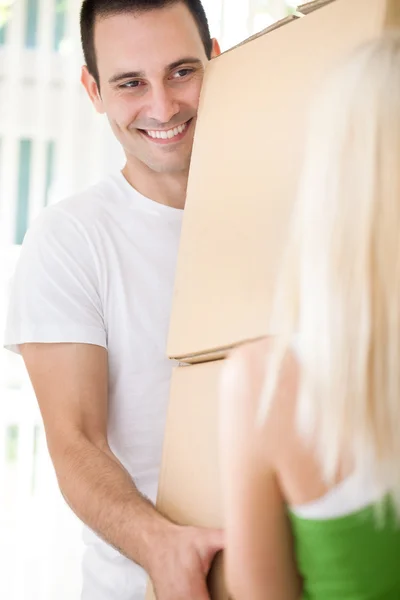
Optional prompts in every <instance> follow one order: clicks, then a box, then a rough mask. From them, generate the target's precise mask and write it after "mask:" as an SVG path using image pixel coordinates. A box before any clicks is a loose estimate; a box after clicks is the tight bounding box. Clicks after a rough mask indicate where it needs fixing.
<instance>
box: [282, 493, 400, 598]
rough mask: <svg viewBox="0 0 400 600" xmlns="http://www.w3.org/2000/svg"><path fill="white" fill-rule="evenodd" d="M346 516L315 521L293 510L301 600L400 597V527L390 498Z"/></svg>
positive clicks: (290, 512) (292, 517)
mask: <svg viewBox="0 0 400 600" xmlns="http://www.w3.org/2000/svg"><path fill="white" fill-rule="evenodd" d="M382 508H383V515H382V516H383V517H384V518H383V519H382V521H381V522H380V521H378V520H377V513H376V509H375V508H374V506H368V507H367V508H365V509H362V510H360V511H357V512H354V513H352V514H349V515H346V516H344V517H339V518H333V519H327V520H313V519H306V518H303V517H300V516H298V515H296V514H295V513H294V512H293V511H289V518H290V521H291V525H292V530H293V535H294V539H295V552H296V559H297V565H298V568H299V572H300V574H301V575H302V577H303V580H304V588H303V595H302V600H400V525H399V519H398V517H396V515H395V513H394V509H393V507H392V505H391V503H390V501H388V500H386V501H385V502H384V503H383V504H382Z"/></svg>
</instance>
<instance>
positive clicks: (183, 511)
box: [146, 361, 229, 600]
mask: <svg viewBox="0 0 400 600" xmlns="http://www.w3.org/2000/svg"><path fill="white" fill-rule="evenodd" d="M224 364H225V363H224V361H214V362H210V363H203V364H199V365H192V366H187V367H178V368H176V369H175V371H174V373H173V376H172V382H171V394H170V405H169V409H168V417H167V427H166V436H165V441H164V452H163V462H162V467H161V477H160V483H159V490H158V499H157V507H158V508H159V510H160V511H161V512H162V513H163V514H165V515H167V516H168V517H169V518H170V519H172V520H173V521H175V522H177V523H179V524H182V525H195V526H198V527H213V528H214V527H216V528H218V527H221V526H222V524H223V522H222V509H221V486H220V471H219V465H218V410H219V398H218V395H219V390H218V387H219V380H220V374H221V370H222V367H223V366H224ZM209 588H210V595H211V600H229V599H228V595H227V592H226V590H225V588H224V582H223V568H222V559H221V556H219V557H218V558H217V561H216V564H215V565H214V568H213V571H212V573H211V576H210V581H209ZM153 599H154V593H153V590H152V588H151V585H150V586H149V588H148V590H147V595H146V600H153ZM187 600H192V599H191V598H188V599H187ZM193 600H196V599H195V598H193Z"/></svg>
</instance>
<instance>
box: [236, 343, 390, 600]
mask: <svg viewBox="0 0 400 600" xmlns="http://www.w3.org/2000/svg"><path fill="white" fill-rule="evenodd" d="M273 343H274V342H273V341H272V340H268V339H264V340H261V341H257V342H254V343H250V344H247V345H245V346H243V347H242V348H240V349H239V350H238V351H236V354H235V355H234V356H233V357H232V358H231V363H232V364H231V367H230V368H229V371H228V373H227V377H226V379H225V386H224V387H225V392H224V393H225V394H226V392H227V391H228V390H230V394H229V392H228V395H229V396H230V397H231V398H232V394H234V393H237V390H247V391H246V396H247V397H243V398H242V402H243V403H244V404H245V406H246V408H245V410H246V411H247V413H248V414H249V418H250V419H252V420H255V419H256V413H257V402H255V399H257V398H259V397H260V395H261V393H262V388H263V383H264V380H265V375H266V366H267V368H268V357H269V356H270V355H271V347H272V345H273ZM300 372H301V351H299V347H298V344H296V348H295V349H294V350H292V351H291V352H290V353H289V355H288V356H287V358H286V360H285V361H284V364H283V367H282V372H281V374H280V382H281V383H280V385H279V391H278V394H277V398H276V399H275V400H274V402H273V404H272V405H271V408H270V411H269V415H268V419H267V422H266V423H265V425H264V427H263V431H262V433H261V437H260V442H259V445H258V446H257V447H258V451H259V452H260V453H261V454H262V455H263V459H264V460H265V462H266V464H268V466H269V468H270V469H271V470H272V471H273V473H274V476H275V478H276V483H277V487H278V488H279V492H280V494H281V501H282V510H283V511H284V513H285V515H286V526H287V528H288V529H289V530H290V534H291V536H292V537H293V541H294V545H293V558H294V563H295V564H296V568H297V571H298V574H299V575H300V578H301V581H302V584H301V587H302V596H301V597H302V599H303V600H338V599H339V598H341V599H346V600H384V599H387V600H395V599H398V598H400V568H399V564H400V528H399V523H400V521H399V520H398V518H397V516H396V512H395V510H394V509H393V505H392V503H391V501H390V500H389V498H388V496H387V493H386V490H384V489H382V487H381V486H380V485H378V484H377V483H376V482H375V481H374V478H373V475H372V470H369V469H365V471H364V472H360V471H358V472H355V471H354V470H353V467H352V465H351V464H350V461H348V460H347V459H346V457H345V456H343V457H342V458H341V467H340V468H339V469H338V472H337V474H336V476H335V478H334V481H333V482H332V483H331V484H330V485H328V484H327V483H326V482H325V481H324V478H323V475H322V471H321V466H320V464H319V461H318V458H317V456H316V452H315V448H314V447H313V444H312V443H311V444H310V443H307V441H306V440H305V439H304V438H303V437H302V436H301V435H300V434H299V431H298V426H297V421H296V414H297V411H296V409H297V396H298V385H299V376H300ZM229 379H230V382H229ZM234 390H236V392H234ZM255 435H257V434H255ZM261 487H262V483H260V488H261ZM260 493H261V489H260ZM266 508H267V510H268V499H266ZM265 597H267V598H268V596H265ZM277 597H278V596H277ZM288 598H289V597H288ZM297 598H298V596H297V597H296V600H297ZM284 599H285V600H286V597H284ZM289 600H291V598H290V599H289Z"/></svg>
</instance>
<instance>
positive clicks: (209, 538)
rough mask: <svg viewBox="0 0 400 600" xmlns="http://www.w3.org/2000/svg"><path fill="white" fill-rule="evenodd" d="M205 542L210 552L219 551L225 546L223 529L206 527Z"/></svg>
mask: <svg viewBox="0 0 400 600" xmlns="http://www.w3.org/2000/svg"><path fill="white" fill-rule="evenodd" d="M205 543H206V545H207V546H208V549H209V550H210V552H212V553H214V554H215V553H216V552H219V551H220V550H223V549H224V547H225V533H224V531H223V529H207V530H206V536H205Z"/></svg>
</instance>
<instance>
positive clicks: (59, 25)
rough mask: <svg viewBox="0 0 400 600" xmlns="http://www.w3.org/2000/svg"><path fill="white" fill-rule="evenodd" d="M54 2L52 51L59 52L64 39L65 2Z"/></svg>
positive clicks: (62, 0)
mask: <svg viewBox="0 0 400 600" xmlns="http://www.w3.org/2000/svg"><path fill="white" fill-rule="evenodd" d="M53 2H55V11H56V13H55V21H54V50H55V51H56V52H59V51H60V47H61V43H62V41H63V39H64V37H65V30H66V24H67V0H53Z"/></svg>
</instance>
